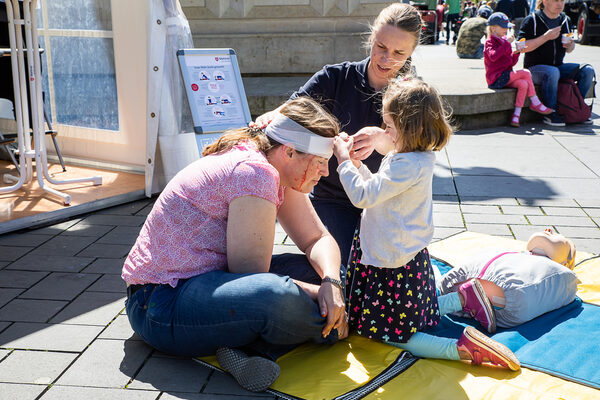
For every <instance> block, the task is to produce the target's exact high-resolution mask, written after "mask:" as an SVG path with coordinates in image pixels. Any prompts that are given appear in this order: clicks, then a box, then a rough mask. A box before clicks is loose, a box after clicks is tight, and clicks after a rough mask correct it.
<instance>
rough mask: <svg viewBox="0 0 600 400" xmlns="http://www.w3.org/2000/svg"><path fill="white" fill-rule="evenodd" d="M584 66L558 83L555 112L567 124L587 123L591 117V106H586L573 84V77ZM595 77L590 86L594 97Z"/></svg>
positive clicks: (581, 66)
mask: <svg viewBox="0 0 600 400" xmlns="http://www.w3.org/2000/svg"><path fill="white" fill-rule="evenodd" d="M585 65H588V64H584V65H580V66H579V67H578V68H575V69H574V70H573V72H571V73H570V74H569V76H568V77H567V78H564V79H561V80H560V81H559V82H558V93H557V103H556V111H557V112H558V113H559V114H560V115H562V116H563V117H564V118H565V122H566V123H567V124H576V123H579V122H584V121H587V120H588V119H589V118H590V116H591V115H592V105H593V104H594V101H593V99H592V104H590V105H587V104H586V102H585V101H584V98H583V95H582V94H581V93H580V92H579V88H578V87H577V84H576V83H575V76H577V74H578V73H579V71H580V70H581V68H583V67H584V66H585ZM595 85H596V77H595V76H594V80H593V84H592V93H593V94H594V97H595V88H594V86H595ZM586 94H587V93H586Z"/></svg>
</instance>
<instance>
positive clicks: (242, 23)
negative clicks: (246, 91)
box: [180, 0, 391, 75]
mask: <svg viewBox="0 0 600 400" xmlns="http://www.w3.org/2000/svg"><path fill="white" fill-rule="evenodd" d="M180 3H181V6H182V8H183V12H184V13H185V15H186V17H187V18H188V20H189V23H190V28H191V30H192V35H193V39H194V46H195V47H197V48H206V47H208V48H210V47H231V48H233V49H234V50H235V51H236V53H237V55H238V59H239V62H240V69H241V71H242V73H243V74H245V75H248V74H260V75H265V74H312V73H314V72H315V71H317V70H319V69H320V68H321V67H323V65H325V64H331V63H336V62H341V61H356V60H361V59H363V58H364V57H365V56H366V54H367V51H366V50H365V48H364V47H363V46H362V42H363V41H364V39H366V35H365V32H367V31H368V27H369V23H370V22H372V21H373V19H374V18H375V16H377V14H378V13H379V12H380V11H381V10H382V9H383V8H384V7H386V6H387V5H388V4H390V3H391V2H389V1H387V2H386V1H377V0H180Z"/></svg>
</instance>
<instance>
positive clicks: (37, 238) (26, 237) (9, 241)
mask: <svg viewBox="0 0 600 400" xmlns="http://www.w3.org/2000/svg"><path fill="white" fill-rule="evenodd" d="M50 238H52V235H37V234H33V233H11V234H7V235H3V236H2V237H0V246H22V247H34V246H39V245H40V244H42V243H44V242H45V241H47V240H48V239H50Z"/></svg>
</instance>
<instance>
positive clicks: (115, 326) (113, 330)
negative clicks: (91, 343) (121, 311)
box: [98, 315, 142, 340]
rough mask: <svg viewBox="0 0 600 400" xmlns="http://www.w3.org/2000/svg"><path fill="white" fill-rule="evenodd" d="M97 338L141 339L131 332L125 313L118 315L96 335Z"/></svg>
mask: <svg viewBox="0 0 600 400" xmlns="http://www.w3.org/2000/svg"><path fill="white" fill-rule="evenodd" d="M98 338H99V339H121V340H142V338H141V337H139V336H138V335H137V333H134V332H133V329H131V325H130V324H129V319H127V316H126V315H119V316H118V317H117V318H115V319H114V320H113V321H111V323H110V325H108V326H107V327H106V329H105V330H104V331H102V333H101V334H100V335H99V336H98Z"/></svg>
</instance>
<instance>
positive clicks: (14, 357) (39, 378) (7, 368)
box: [0, 350, 77, 385]
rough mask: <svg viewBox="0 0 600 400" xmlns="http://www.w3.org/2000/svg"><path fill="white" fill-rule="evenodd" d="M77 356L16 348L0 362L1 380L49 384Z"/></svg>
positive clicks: (74, 354)
mask: <svg viewBox="0 0 600 400" xmlns="http://www.w3.org/2000/svg"><path fill="white" fill-rule="evenodd" d="M76 357H77V354H76V353H58V352H46V351H23V350H15V351H13V352H12V353H11V354H10V355H9V356H8V357H7V358H6V359H5V360H3V361H2V363H0V381H1V382H4V383H31V384H36V385H40V384H42V385H48V384H50V383H52V382H54V380H56V378H58V376H59V375H60V374H61V373H62V372H63V371H64V370H65V369H66V368H67V367H68V366H69V364H71V362H73V360H74V359H75V358H76Z"/></svg>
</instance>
